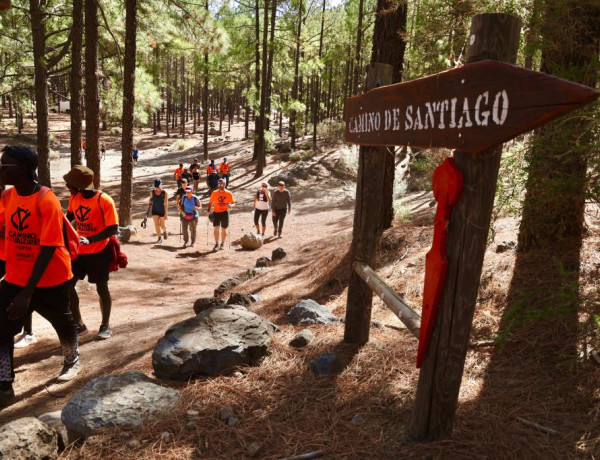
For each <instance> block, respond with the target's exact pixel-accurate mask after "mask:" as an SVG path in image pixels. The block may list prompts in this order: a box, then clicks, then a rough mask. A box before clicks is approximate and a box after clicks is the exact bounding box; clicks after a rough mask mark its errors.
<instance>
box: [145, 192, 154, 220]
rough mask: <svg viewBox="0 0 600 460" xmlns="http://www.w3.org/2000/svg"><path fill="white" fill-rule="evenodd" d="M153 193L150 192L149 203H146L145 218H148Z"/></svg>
mask: <svg viewBox="0 0 600 460" xmlns="http://www.w3.org/2000/svg"><path fill="white" fill-rule="evenodd" d="M153 193H154V192H150V201H149V202H148V209H146V217H150V208H152V194H153Z"/></svg>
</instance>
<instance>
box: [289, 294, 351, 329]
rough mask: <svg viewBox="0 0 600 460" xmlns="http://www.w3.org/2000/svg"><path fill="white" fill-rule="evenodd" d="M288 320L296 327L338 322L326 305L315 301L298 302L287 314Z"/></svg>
mask: <svg viewBox="0 0 600 460" xmlns="http://www.w3.org/2000/svg"><path fill="white" fill-rule="evenodd" d="M287 317H288V320H289V322H290V323H291V324H294V325H295V326H303V325H307V324H329V323H335V322H338V321H339V319H338V317H337V316H335V315H333V314H332V313H331V312H330V311H329V309H328V308H327V307H326V306H325V305H320V304H318V303H317V302H315V301H314V300H311V299H307V300H305V299H303V300H301V301H300V302H298V303H297V304H296V305H295V306H294V307H293V308H292V309H291V310H290V311H289V312H288V314H287Z"/></svg>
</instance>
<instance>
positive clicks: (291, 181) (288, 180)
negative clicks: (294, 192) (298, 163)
mask: <svg viewBox="0 0 600 460" xmlns="http://www.w3.org/2000/svg"><path fill="white" fill-rule="evenodd" d="M279 181H283V182H285V185H286V186H288V187H289V186H290V185H297V184H298V181H297V180H296V178H295V177H294V175H293V174H291V173H290V172H289V171H284V172H282V173H279V174H276V175H274V176H271V177H270V178H269V185H271V186H277V183H278V182H279Z"/></svg>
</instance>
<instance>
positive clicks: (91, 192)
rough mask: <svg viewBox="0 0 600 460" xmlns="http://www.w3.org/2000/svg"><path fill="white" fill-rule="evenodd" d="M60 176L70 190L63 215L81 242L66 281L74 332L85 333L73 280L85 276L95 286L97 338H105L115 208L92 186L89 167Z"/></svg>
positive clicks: (109, 306)
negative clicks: (74, 326) (98, 302)
mask: <svg viewBox="0 0 600 460" xmlns="http://www.w3.org/2000/svg"><path fill="white" fill-rule="evenodd" d="M63 178H64V180H65V183H66V184H67V188H68V189H69V192H71V196H70V197H69V207H68V209H67V218H68V219H69V220H70V221H73V220H74V221H75V229H76V230H77V234H78V235H79V239H80V242H81V246H80V247H79V256H78V257H77V259H75V260H74V261H73V279H72V280H71V282H70V283H69V299H70V303H71V312H72V313H73V320H74V321H75V323H76V326H77V333H78V334H85V333H87V327H86V326H85V324H84V323H83V320H82V319H81V311H80V310H79V296H78V295H77V291H76V289H75V286H76V285H77V282H78V281H79V280H82V279H84V278H85V277H86V276H87V278H88V282H90V283H92V284H95V285H96V292H98V296H99V298H100V311H101V313H102V322H101V323H100V329H99V330H98V337H99V338H101V339H108V338H110V336H111V333H112V331H111V329H110V325H109V320H110V312H111V308H112V298H111V295H110V291H109V290H108V278H109V272H110V264H111V262H112V260H113V250H112V248H111V245H109V238H110V237H111V236H113V235H115V234H116V233H117V230H118V229H119V226H118V217H117V209H116V207H115V202H114V201H113V199H112V198H111V197H110V196H108V195H107V194H106V193H104V192H101V191H99V190H96V189H95V188H94V172H93V171H92V170H91V169H90V168H88V167H86V166H82V165H78V166H75V167H73V168H72V169H71V170H70V171H69V172H68V173H67V174H65V175H64V176H63Z"/></svg>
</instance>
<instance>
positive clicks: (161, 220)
mask: <svg viewBox="0 0 600 460" xmlns="http://www.w3.org/2000/svg"><path fill="white" fill-rule="evenodd" d="M168 199H169V196H168V193H167V191H166V190H163V189H162V180H161V179H158V178H157V179H154V190H152V191H151V192H150V202H149V203H148V209H146V217H150V212H152V220H153V221H154V228H155V229H156V236H157V237H158V240H157V241H156V242H157V243H162V237H163V236H164V237H165V240H166V239H167V237H168V235H167V224H166V220H167V218H168V215H167V213H168V205H169V201H168Z"/></svg>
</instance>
